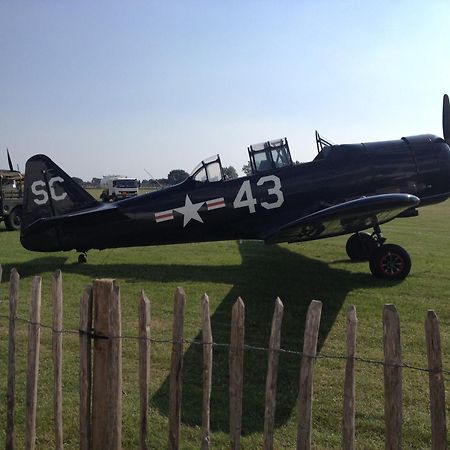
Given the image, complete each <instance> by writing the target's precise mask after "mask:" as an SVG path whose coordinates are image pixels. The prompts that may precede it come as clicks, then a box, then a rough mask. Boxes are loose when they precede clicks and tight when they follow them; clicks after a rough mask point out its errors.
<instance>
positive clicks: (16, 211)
mask: <svg viewBox="0 0 450 450" xmlns="http://www.w3.org/2000/svg"><path fill="white" fill-rule="evenodd" d="M22 201H23V175H22V174H21V173H20V172H18V171H16V170H0V222H1V221H4V222H5V226H6V229H7V230H10V231H11V230H19V229H20V218H21V215H22Z"/></svg>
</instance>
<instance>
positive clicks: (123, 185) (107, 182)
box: [100, 175, 138, 202]
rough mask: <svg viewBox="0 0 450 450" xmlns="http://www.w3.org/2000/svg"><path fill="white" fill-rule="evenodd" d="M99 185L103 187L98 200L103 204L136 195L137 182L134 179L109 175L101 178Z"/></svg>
mask: <svg viewBox="0 0 450 450" xmlns="http://www.w3.org/2000/svg"><path fill="white" fill-rule="evenodd" d="M100 185H101V186H102V187H103V191H102V193H101V195H100V198H101V199H102V200H103V201H104V202H109V201H113V202H115V201H117V200H123V199H125V198H130V197H135V196H136V195H138V180H137V179H136V178H128V177H122V176H119V175H109V176H106V177H103V179H102V181H101V182H100Z"/></svg>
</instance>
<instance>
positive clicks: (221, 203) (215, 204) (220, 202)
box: [208, 200, 225, 208]
mask: <svg viewBox="0 0 450 450" xmlns="http://www.w3.org/2000/svg"><path fill="white" fill-rule="evenodd" d="M218 205H223V206H225V202H224V201H223V200H220V201H218V202H214V203H209V202H208V208H210V207H211V206H218Z"/></svg>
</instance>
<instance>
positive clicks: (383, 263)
mask: <svg viewBox="0 0 450 450" xmlns="http://www.w3.org/2000/svg"><path fill="white" fill-rule="evenodd" d="M369 267H370V271H371V272H372V274H373V275H374V276H375V277H377V278H383V279H386V280H403V278H406V276H407V275H408V274H409V271H410V270H411V258H410V257H409V254H408V252H407V251H406V250H405V249H404V248H402V247H400V246H399V245H395V244H386V245H382V246H381V247H379V248H378V249H376V250H375V252H374V253H373V254H372V256H371V257H370V261H369Z"/></svg>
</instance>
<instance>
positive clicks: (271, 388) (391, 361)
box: [0, 267, 447, 450]
mask: <svg viewBox="0 0 450 450" xmlns="http://www.w3.org/2000/svg"><path fill="white" fill-rule="evenodd" d="M0 279H1V267H0ZM18 292H19V274H18V273H17V271H16V270H15V269H13V270H12V271H11V278H10V291H9V307H10V310H9V312H10V314H9V349H8V381H7V395H6V402H7V420H6V445H5V448H6V449H14V448H15V422H14V416H15V398H16V387H15V377H16V373H15V358H16V355H15V346H16V320H17V315H16V309H17V300H18ZM52 303H53V324H52V345H53V347H52V348H53V364H54V405H53V406H54V427H55V448H56V449H58V450H60V449H61V450H62V449H63V410H62V334H63V332H64V330H63V327H62V314H63V306H62V276H61V272H60V271H57V272H56V273H55V274H54V276H53V280H52ZM185 303H186V297H185V294H184V291H183V290H182V289H181V288H178V289H177V290H176V293H175V297H174V308H173V334H172V341H171V347H172V353H171V369H170V393H169V399H168V400H169V417H168V421H169V436H168V447H169V449H178V448H180V420H181V398H182V385H183V383H182V381H183V380H182V378H183V344H184V343H185V341H184V334H183V324H184V309H185ZM201 303H202V320H203V325H202V336H203V337H202V342H201V344H202V346H203V400H202V403H203V406H202V427H201V448H202V449H203V450H206V449H209V448H210V444H211V443H210V427H209V424H210V395H211V374H212V362H213V351H212V350H213V346H214V341H213V335H212V330H211V322H210V312H209V300H208V297H207V295H206V294H205V295H204V296H203V298H202V300H201ZM321 308H322V304H321V302H319V301H315V300H313V301H312V302H311V304H310V306H309V309H308V312H307V316H306V323H305V331H304V341H303V353H302V354H301V369H300V377H299V397H298V403H297V404H298V406H297V407H298V432H297V449H310V448H311V429H312V407H313V378H314V363H315V360H316V358H317V356H318V355H317V354H316V351H317V340H318V334H319V325H320V317H321ZM40 309H41V278H40V277H34V279H33V281H32V292H31V301H30V317H29V320H28V353H27V355H28V364H27V382H26V405H27V409H26V430H25V448H26V449H34V448H35V442H36V411H37V408H36V406H37V387H38V373H39V346H40V331H41V327H42V324H41V317H40ZM244 315H245V306H244V302H243V301H242V299H240V298H238V299H237V300H236V302H235V303H234V306H233V308H232V319H231V338H230V344H229V375H230V377H229V404H230V416H229V423H230V447H231V449H239V448H240V442H241V423H242V398H243V367H244V366H243V360H244V349H245V346H244ZM282 317H283V304H282V302H281V300H280V299H276V301H275V310H274V314H273V320H272V328H271V335H270V342H269V347H268V349H267V351H268V369H267V378H266V391H265V412H264V444H263V448H264V449H272V448H273V432H274V422H275V412H276V391H277V376H278V357H279V353H280V351H282V350H281V349H280V333H281V322H282ZM425 329H426V342H427V354H428V373H429V389H430V413H431V425H432V426H431V434H432V448H433V449H440V450H441V449H447V430H446V411H445V389H444V377H443V373H444V372H445V371H444V370H443V368H442V360H441V343H440V334H439V323H438V319H437V317H436V314H435V313H434V312H433V311H429V312H428V315H427V318H426V325H425ZM356 330H357V317H356V310H355V308H354V307H350V308H349V310H348V312H347V353H346V370H345V380H344V393H343V420H342V447H343V448H344V449H350V450H352V449H354V448H355V362H356V361H357V360H358V358H357V356H356ZM383 330H384V361H383V362H382V364H383V366H384V388H385V394H384V395H385V448H386V449H400V448H401V445H402V367H404V364H403V363H402V359H401V347H400V320H399V315H398V313H397V311H396V309H395V307H394V306H393V305H385V307H384V311H383ZM121 331H122V330H121V304H120V289H119V287H118V286H117V285H116V283H115V282H114V281H113V280H110V279H101V280H95V281H94V282H93V285H92V286H89V287H87V288H86V289H85V290H84V292H83V294H82V297H81V302H80V328H79V342H80V409H79V413H80V414H79V428H80V449H82V450H85V449H95V450H99V449H105V448H107V449H109V450H117V449H121V448H122V447H121V435H122V337H123V336H122V335H121ZM137 338H138V340H139V390H140V438H139V443H140V447H139V448H141V449H147V448H148V439H149V436H148V405H149V376H150V345H151V342H152V339H151V336H150V302H149V300H148V298H147V297H146V296H145V294H144V293H143V292H142V294H141V297H140V304H139V335H138V336H137Z"/></svg>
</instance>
